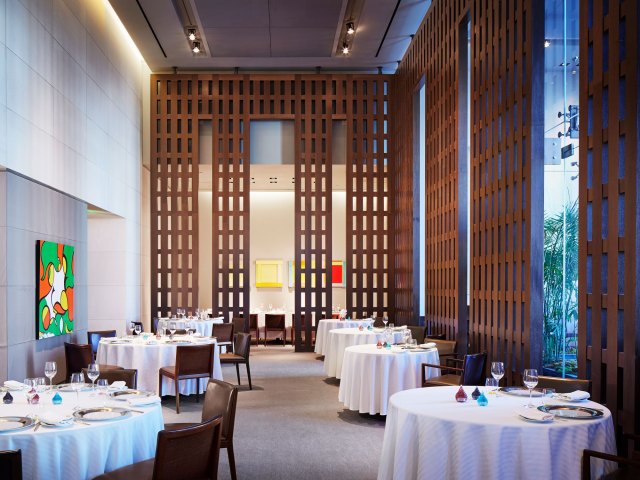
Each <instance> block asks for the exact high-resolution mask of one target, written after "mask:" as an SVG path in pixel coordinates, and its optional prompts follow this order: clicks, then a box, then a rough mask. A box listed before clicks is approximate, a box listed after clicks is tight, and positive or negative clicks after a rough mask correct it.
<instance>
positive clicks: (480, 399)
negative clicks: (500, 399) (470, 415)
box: [478, 392, 489, 407]
mask: <svg viewBox="0 0 640 480" xmlns="http://www.w3.org/2000/svg"><path fill="white" fill-rule="evenodd" d="M478 405H480V406H481V407H486V406H487V405H489V399H488V398H487V397H486V395H485V394H484V392H482V393H481V394H480V396H479V397H478Z"/></svg>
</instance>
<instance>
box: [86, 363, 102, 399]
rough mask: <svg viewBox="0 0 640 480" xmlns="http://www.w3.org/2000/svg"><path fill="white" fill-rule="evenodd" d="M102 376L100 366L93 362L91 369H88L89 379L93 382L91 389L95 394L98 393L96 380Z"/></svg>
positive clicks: (90, 365)
mask: <svg viewBox="0 0 640 480" xmlns="http://www.w3.org/2000/svg"><path fill="white" fill-rule="evenodd" d="M99 376H100V367H99V366H98V364H97V363H95V362H91V363H90V364H89V367H87V377H89V380H91V384H92V385H91V387H92V388H91V389H92V390H93V393H94V394H95V391H96V379H97V378H98V377H99Z"/></svg>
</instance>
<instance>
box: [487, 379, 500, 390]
mask: <svg viewBox="0 0 640 480" xmlns="http://www.w3.org/2000/svg"><path fill="white" fill-rule="evenodd" d="M484 386H485V387H487V391H488V392H489V393H494V392H495V391H496V389H497V388H498V380H496V379H495V378H487V379H486V380H485V381H484Z"/></svg>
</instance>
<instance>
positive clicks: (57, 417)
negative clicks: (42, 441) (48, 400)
mask: <svg viewBox="0 0 640 480" xmlns="http://www.w3.org/2000/svg"><path fill="white" fill-rule="evenodd" d="M39 418H40V421H41V422H42V423H46V424H47V425H60V424H63V423H70V422H73V417H72V416H71V415H65V414H63V413H57V412H46V413H43V414H42V415H39Z"/></svg>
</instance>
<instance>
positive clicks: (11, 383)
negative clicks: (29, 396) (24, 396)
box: [4, 380, 27, 390]
mask: <svg viewBox="0 0 640 480" xmlns="http://www.w3.org/2000/svg"><path fill="white" fill-rule="evenodd" d="M4 386H5V387H7V388H9V389H11V390H22V389H23V388H27V386H26V385H25V384H24V383H22V382H18V381H17V380H7V381H6V382H4Z"/></svg>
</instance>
